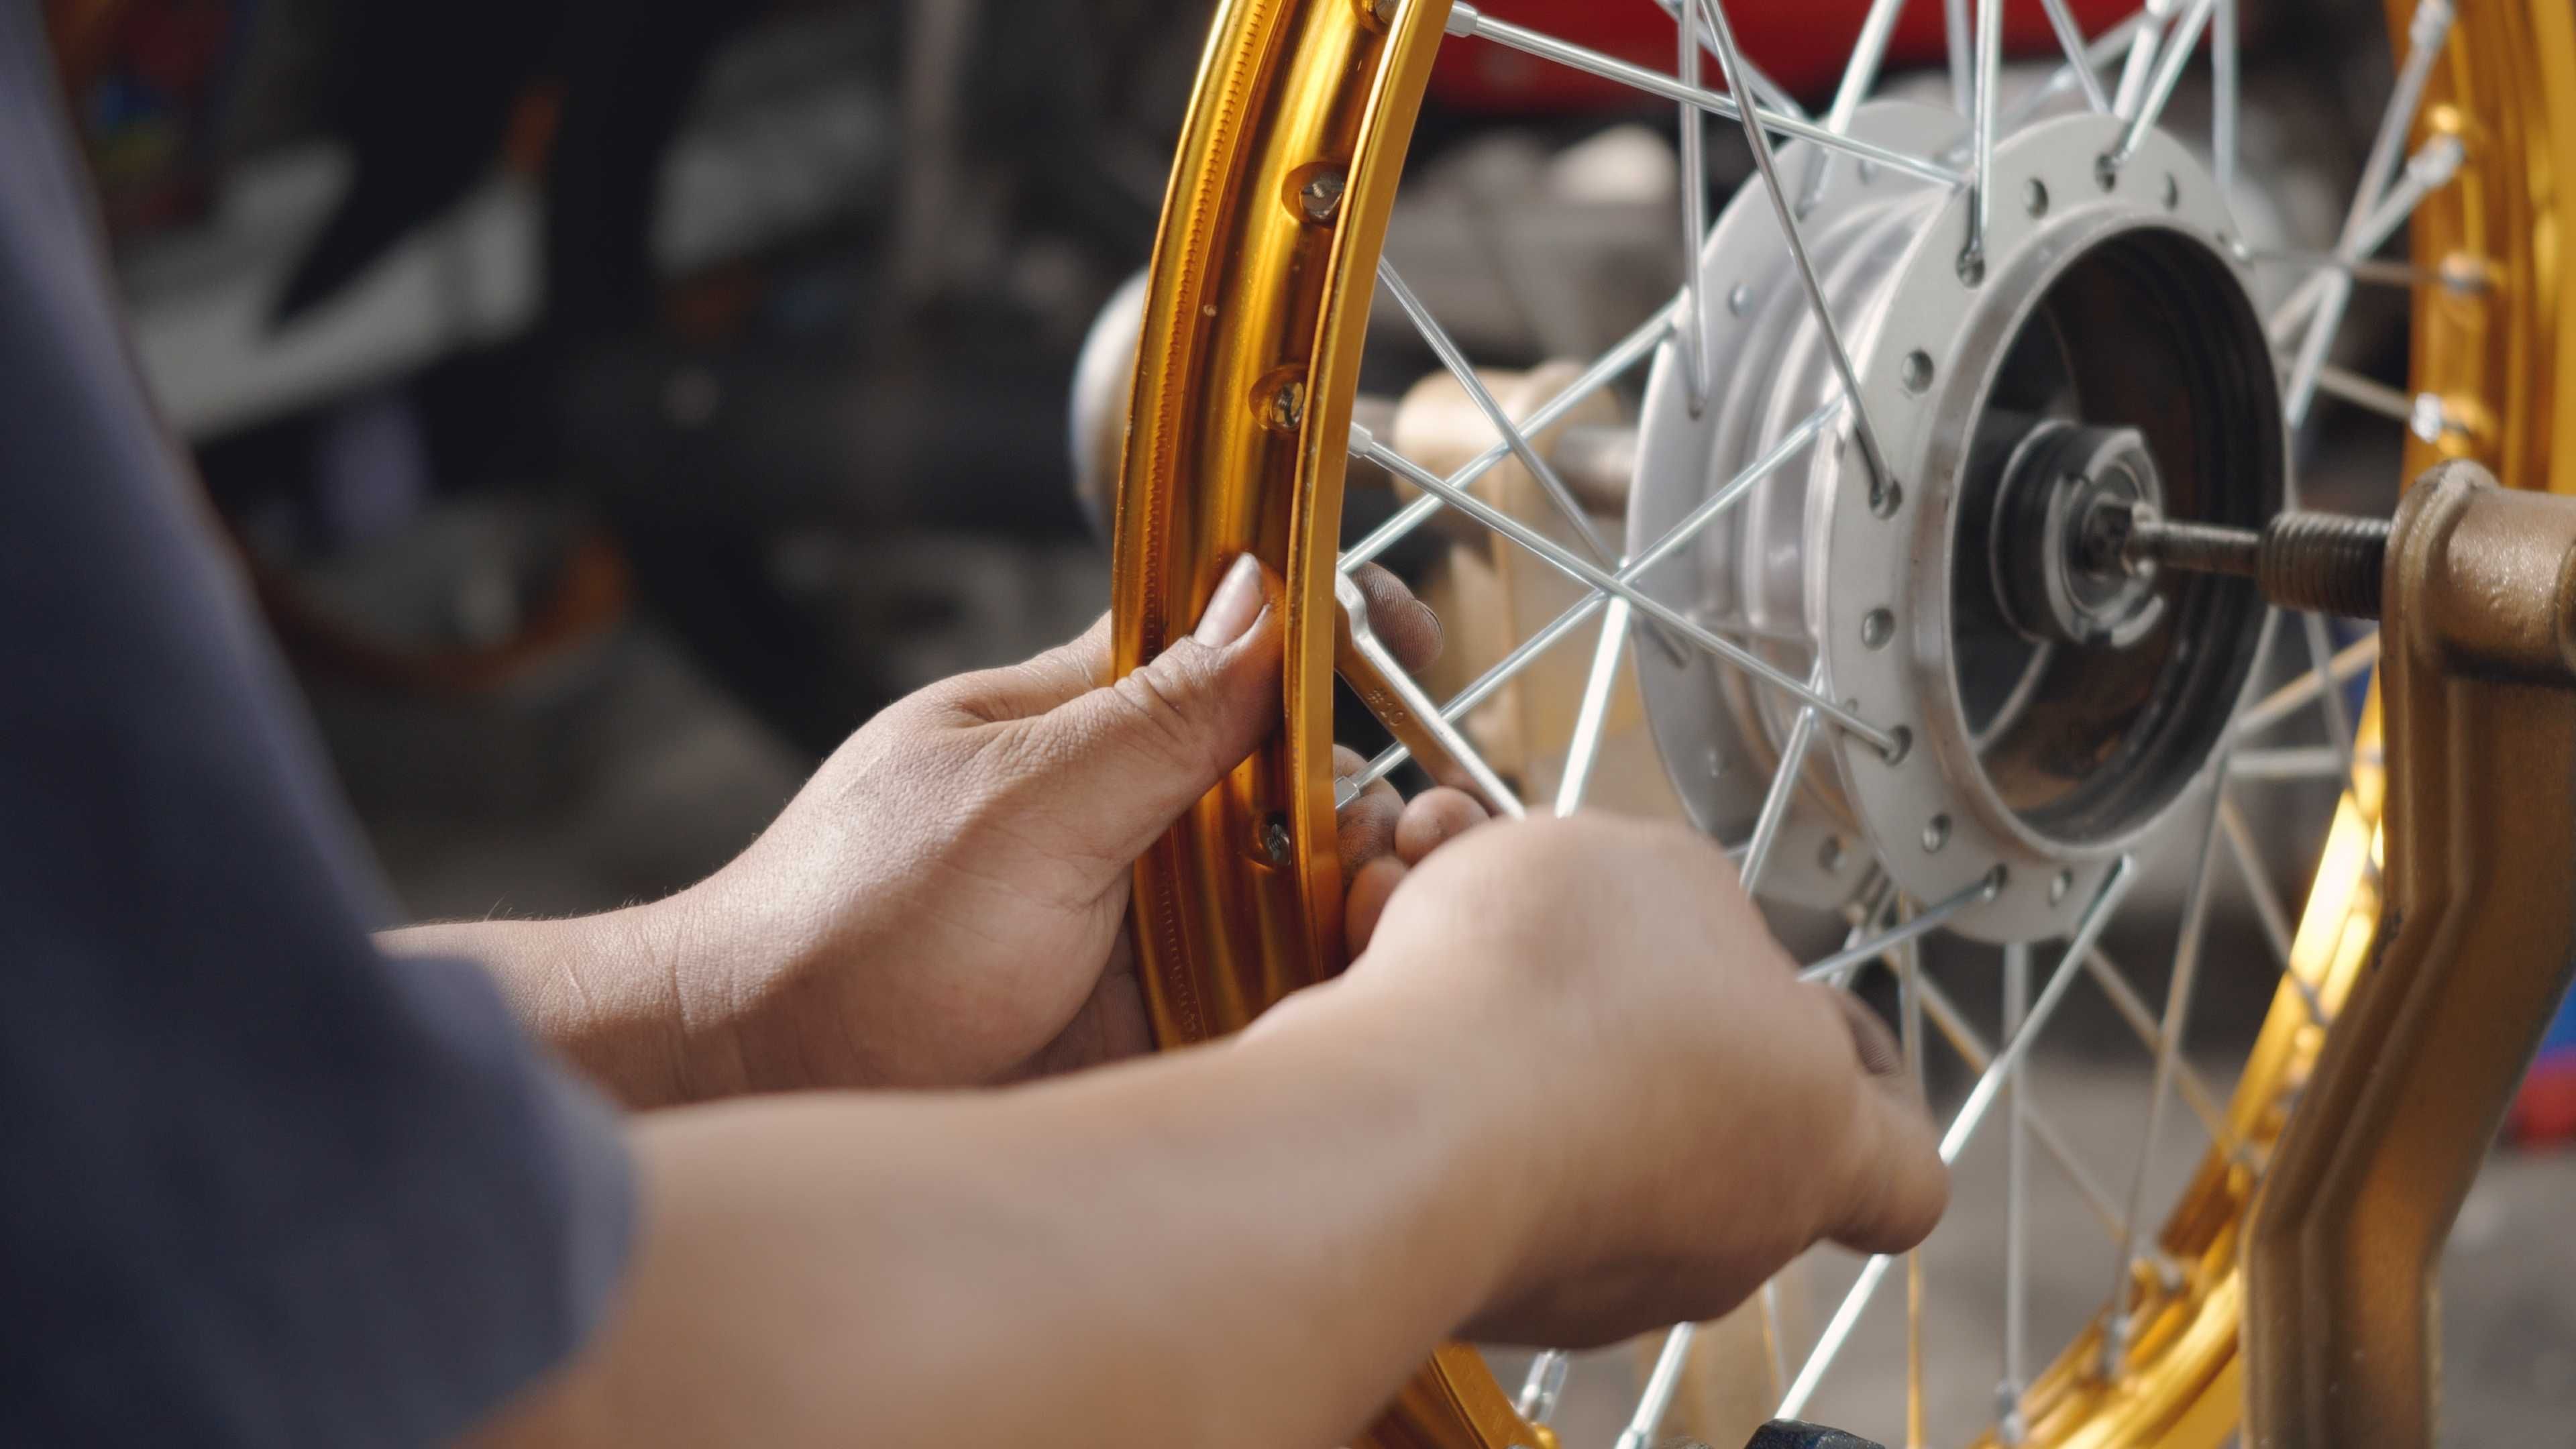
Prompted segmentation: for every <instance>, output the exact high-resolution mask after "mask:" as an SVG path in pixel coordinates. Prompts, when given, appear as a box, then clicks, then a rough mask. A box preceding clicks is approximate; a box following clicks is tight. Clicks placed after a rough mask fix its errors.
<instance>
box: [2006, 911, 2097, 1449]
mask: <svg viewBox="0 0 2576 1449" xmlns="http://www.w3.org/2000/svg"><path fill="white" fill-rule="evenodd" d="M2029 1006H2030V947H2029V946H2028V945H2025V944H2023V943H2021V942H2018V941H2016V942H2014V943H2013V944H2012V945H2009V946H2006V947H2004V1037H2003V1039H2004V1040H2005V1041H2011V1040H2012V1039H2013V1038H2014V1037H2016V1036H2019V1035H2021V1023H2022V1017H2023V1014H2024V1013H2025V1012H2026V1011H2027V1010H2028V1009H2029ZM2004 1084H2005V1088H2006V1090H2007V1091H2009V1092H2010V1093H2011V1097H2012V1101H2011V1105H2010V1107H2009V1109H2008V1110H2009V1114H2010V1122H2011V1124H2012V1135H2011V1136H2010V1137H2008V1138H2006V1139H2005V1146H2004V1377H2003V1382H2002V1383H2001V1384H1999V1385H1997V1386H1996V1389H1995V1422H1996V1425H1997V1426H1998V1428H1999V1429H2000V1431H2001V1437H2002V1439H2003V1441H2004V1442H2005V1443H2006V1444H2018V1443H2020V1442H2021V1437H2022V1423H2021V1395H2022V1390H2023V1388H2024V1387H2026V1386H2027V1385H2028V1384H2029V1383H2030V1262H2029V1257H2030V1252H2029V1249H2030V1162H2029V1153H2028V1149H2027V1148H2026V1147H2025V1146H2024V1145H2023V1144H2024V1143H2025V1142H2026V1141H2027V1140H2028V1136H2029V1127H2030V1118H2031V1115H2032V1106H2031V1101H2030V1081H2029V1073H2028V1071H2027V1069H2026V1067H2025V1065H2024V1064H2023V1063H2019V1062H2016V1063H2014V1065H2013V1069H2012V1071H2011V1072H2010V1073H2009V1074H2007V1075H2006V1076H2005V1078H2004ZM2068 1165H2069V1166H2070V1167H2071V1166H2072V1165H2073V1164H2072V1163H2071V1162H2070V1163H2069V1164H2068ZM2109 1206H2110V1204H2109V1202H2108V1201H2107V1200H2106V1201H2104V1202H2103V1203H2102V1204H2101V1207H2103V1208H2106V1209H2107V1208H2109ZM2114 1231H2116V1232H2118V1233H2119V1234H2120V1235H2121V1236H2123V1237H2125V1236H2126V1235H2127V1230H2126V1229H2125V1228H2122V1229H2115V1230H2114Z"/></svg>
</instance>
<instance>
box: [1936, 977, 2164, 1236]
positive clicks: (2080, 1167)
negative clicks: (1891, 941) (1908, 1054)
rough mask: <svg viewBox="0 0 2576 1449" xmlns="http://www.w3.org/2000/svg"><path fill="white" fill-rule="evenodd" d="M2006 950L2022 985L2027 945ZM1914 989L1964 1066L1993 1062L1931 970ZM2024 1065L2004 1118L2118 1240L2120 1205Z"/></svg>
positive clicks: (2007, 1086)
mask: <svg viewBox="0 0 2576 1449" xmlns="http://www.w3.org/2000/svg"><path fill="white" fill-rule="evenodd" d="M2005 949H2006V950H2007V951H2019V952H2021V953H2022V976H2023V980H2024V985H2025V987H2027V985H2028V978H2029V975H2030V948H2029V947H2028V946H2011V947H2006V948H2005ZM2004 965H2005V972H2004V974H2005V978H2006V985H2005V1001H2006V1006H2007V1011H2006V1020H2007V1022H2008V1023H2010V1022H2011V1021H2012V1019H2013V1017H2014V1016H2015V1015H2016V1013H2014V1012H2013V1011H2012V1010H2011V1009H2010V1003H2011V989H2012V988H2011V985H2010V978H2011V975H2012V972H2011V966H2012V961H2011V958H2010V957H2009V956H2008V957H2006V958H2005V962H2004ZM1915 988H1916V989H1917V990H1919V991H1921V992H1922V993H1923V1011H1924V1014H1925V1015H1927V1016H1929V1017H1930V1018H1931V1019H1932V1024H1933V1025H1934V1026H1936V1027H1938V1028H1940V1031H1941V1035H1942V1036H1944V1037H1946V1038H1948V1039H1949V1042H1950V1045H1951V1047H1952V1048H1954V1049H1955V1050H1956V1051H1957V1052H1958V1053H1959V1059H1960V1060H1961V1061H1964V1062H1966V1063H1967V1064H1968V1070H1970V1071H1972V1072H1982V1071H1984V1070H1985V1069H1986V1068H1987V1067H1988V1066H1990V1065H1992V1064H1993V1062H1994V1059H1995V1054H1994V1049H1993V1048H1992V1047H1989V1046H1987V1045H1986V1041H1985V1038H1983V1037H1981V1036H1979V1035H1977V1029H1976V1028H1975V1027H1973V1026H1970V1025H1969V1024H1968V1017H1967V1013H1965V1012H1963V1011H1961V1010H1959V1004H1958V1003H1957V1002H1955V1001H1953V1000H1951V999H1950V993H1948V992H1946V991H1944V990H1942V989H1941V984H1940V983H1939V982H1938V981H1936V980H1934V979H1933V978H1932V974H1931V973H1930V972H1928V971H1927V972H1925V973H1924V974H1923V976H1922V977H1921V978H1920V979H1919V980H1918V981H1917V982H1916V983H1915ZM2028 995H2029V992H2028V991H2027V990H2025V991H2024V992H2023V996H2024V997H2025V998H2027V997H2028ZM2026 1004H2027V1001H2026V1000H2025V1005H2026ZM2014 1029H2015V1028H2014V1027H2013V1026H2012V1025H2009V1024H2008V1025H2007V1027H2006V1029H2005V1033H2004V1040H2006V1041H2010V1040H2012V1032H2013V1030H2014ZM2027 1066H2028V1064H2027V1063H2025V1064H2024V1065H2023V1066H2022V1067H2019V1068H2016V1069H2015V1070H2014V1071H2012V1072H2011V1073H2010V1074H2008V1075H2007V1076H2006V1077H2005V1078H2004V1095H2005V1098H2006V1102H2005V1108H2006V1111H2005V1120H2006V1121H2008V1122H2013V1123H2016V1124H2018V1125H2016V1126H2015V1127H2014V1128H2013V1131H2014V1133H2015V1134H2016V1135H2017V1136H2018V1135H2019V1134H2022V1133H2025V1132H2026V1133H2027V1134H2028V1135H2029V1136H2031V1137H2033V1138H2036V1139H2037V1140H2038V1142H2039V1145H2040V1146H2041V1147H2043V1148H2045V1149H2047V1152H2048V1155H2049V1157H2050V1158H2051V1159H2052V1160H2054V1161H2055V1162H2056V1163H2057V1166H2058V1168H2059V1170H2061V1171H2062V1172H2064V1173H2065V1175H2066V1180H2067V1182H2068V1183H2069V1184H2071V1185H2072V1186H2073V1187H2074V1188H2075V1191H2076V1193H2077V1194H2078V1195H2079V1196H2081V1197H2082V1198H2083V1199H2084V1201H2085V1204H2086V1205H2087V1206H2089V1207H2090V1208H2092V1209H2093V1215H2094V1216H2095V1217H2098V1218H2100V1219H2101V1220H2102V1226H2103V1228H2104V1230H2105V1231H2107V1232H2108V1233H2109V1234H2110V1236H2111V1241H2113V1242H2115V1243H2116V1242H2118V1241H2120V1237H2121V1234H2123V1233H2124V1232H2126V1231H2127V1229H2126V1228H2125V1227H2124V1226H2123V1225H2122V1221H2121V1218H2120V1210H2119V1208H2118V1207H2117V1206H2115V1205H2113V1203H2112V1201H2111V1194H2109V1193H2108V1192H2105V1191H2104V1190H2103V1188H2102V1184H2101V1182H2100V1180H2099V1179H2097V1178H2095V1177H2094V1176H2093V1173H2092V1171H2091V1170H2090V1169H2088V1168H2087V1167H2085V1165H2084V1163H2083V1161H2082V1160H2081V1159H2080V1158H2078V1157H2077V1156H2076V1155H2075V1149H2074V1146H2073V1144H2072V1143H2070V1142H2069V1141H2068V1140H2067V1137H2066V1134H2065V1133H2064V1132H2062V1131H2060V1130H2059V1129H2058V1127H2057V1124H2056V1123H2055V1122H2054V1121H2052V1120H2050V1119H2049V1118H2048V1117H2046V1116H2044V1115H2042V1114H2041V1112H2040V1110H2039V1107H2038V1105H2037V1104H2036V1103H2033V1102H2032V1101H2030V1100H2029V1097H2028V1088H2027V1086H2026V1085H2025V1083H2024V1080H2023V1079H2024V1078H2025V1077H2026V1076H2027V1075H2028V1071H2027ZM2021 1150H2022V1146H2021V1143H2020V1142H2019V1141H2018V1140H2015V1141H2011V1142H2008V1143H2007V1144H2006V1160H2007V1165H2009V1164H2010V1163H2011V1162H2013V1161H2017V1160H2018V1158H2019V1154H2020V1153H2021Z"/></svg>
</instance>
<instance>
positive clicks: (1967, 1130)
mask: <svg viewBox="0 0 2576 1449" xmlns="http://www.w3.org/2000/svg"><path fill="white" fill-rule="evenodd" d="M2136 882H2137V862H2136V861H2135V860H2134V859H2131V858H2129V857H2126V856H2124V857H2122V858H2121V860H2120V862H2119V863H2118V864H2117V865H2115V866H2113V867H2112V869H2111V873H2110V874H2109V875H2108V876H2107V877H2105V878H2104V879H2103V882H2102V889H2101V890H2100V891H2098V892H2096V893H2095V894H2094V897H2093V900H2092V903H2091V904H2089V905H2087V906H2086V907H2085V908H2084V914H2083V915H2082V917H2080V918H2079V919H2078V920H2077V922H2076V925H2075V933H2074V935H2073V937H2072V938H2071V939H2069V940H2068V941H2067V943H2066V951H2065V954H2064V955H2062V956H2061V957H2059V958H2058V962H2057V965H2056V966H2055V967H2054V968H2053V969H2052V970H2051V971H2050V972H2049V975H2048V984H2047V985H2045V986H2043V987H2041V988H2040V992H2039V999H2038V1000H2037V1001H2034V1002H2032V1003H2031V1008H2030V1015H2029V1017H2028V1018H2027V1019H2026V1020H2025V1021H2024V1022H2023V1023H2022V1029H2021V1030H2020V1031H2018V1032H2016V1033H2014V1034H2013V1038H2012V1040H2010V1041H2008V1042H2006V1043H2004V1045H2003V1049H2002V1050H2001V1051H1999V1052H1997V1053H1996V1054H1995V1058H1994V1060H1993V1061H1991V1062H1989V1063H1988V1064H1987V1066H1986V1069H1985V1071H1984V1072H1982V1073H1980V1074H1979V1075H1978V1077H1977V1083H1976V1085H1975V1086H1974V1087H1971V1088H1970V1089H1969V1091H1968V1099H1967V1100H1966V1101H1965V1102H1963V1103H1961V1104H1960V1106H1959V1110H1958V1111H1957V1113H1955V1114H1953V1115H1952V1117H1951V1118H1950V1127H1949V1130H1948V1131H1946V1132H1944V1133H1943V1134H1942V1135H1941V1160H1942V1161H1943V1162H1945V1163H1947V1162H1956V1161H1957V1160H1958V1157H1959V1151H1960V1149H1961V1148H1963V1147H1965V1146H1966V1145H1967V1142H1968V1138H1969V1137H1970V1136H1972V1135H1973V1134H1974V1133H1975V1132H1976V1130H1977V1124H1978V1123H1980V1122H1982V1121H1984V1120H1985V1116H1986V1113H1987V1111H1988V1110H1989V1109H1990V1108H1992V1107H1993V1105H1994V1101H1995V1096H1996V1094H1997V1093H1998V1092H2000V1091H2001V1090H2002V1086H2003V1079H2004V1077H2005V1075H2006V1074H2008V1073H2009V1072H2011V1071H2012V1070H2013V1068H2014V1067H2016V1066H2018V1065H2019V1064H2020V1063H2021V1060H2022V1058H2023V1057H2025V1056H2027V1055H2029V1053H2030V1044H2031V1043H2032V1042H2034V1041H2036V1040H2038V1038H2039V1033H2040V1032H2041V1031H2042V1030H2043V1029H2045V1028H2046V1027H2047V1025H2048V1021H2049V1018H2051V1017H2053V1016H2055V1015H2056V1014H2057V1008H2058V1005H2059V1003H2061V1002H2063V1001H2064V1000H2065V999H2066V992H2067V988H2068V987H2070V986H2072V985H2073V984H2074V981H2075V976H2076V970H2077V967H2078V966H2079V964H2080V963H2081V962H2082V960H2083V958H2084V953H2085V952H2087V951H2089V950H2091V949H2092V948H2093V943H2094V941H2095V940H2096V939H2098V938H2099V937H2100V936H2101V934H2102V928H2103V927H2104V926H2106V925H2108V924H2110V920H2111V917H2112V916H2113V915H2114V914H2115V913H2116V912H2118V910H2119V908H2120V902H2121V901H2122V900H2124V899H2126V898H2127V896H2128V894H2129V888H2130V887H2131V886H2133V885H2135V884H2136ZM1871 954H1872V955H1875V954H1877V953H1876V952H1872V953H1871ZM1893 1261H1894V1260H1893V1259H1891V1258H1890V1257H1888V1256H1887V1255H1886V1254H1884V1253H1882V1254H1879V1255H1878V1256H1876V1257H1873V1258H1871V1259H1870V1260H1869V1261H1868V1262H1867V1263H1864V1264H1862V1265H1861V1271H1860V1279H1859V1281H1857V1282H1855V1283H1854V1284H1852V1287H1851V1291H1850V1292H1848V1293H1846V1294H1844V1295H1843V1300H1842V1302H1841V1303H1840V1304H1838V1305H1836V1306H1835V1308H1834V1314H1833V1317H1832V1318H1831V1319H1829V1320H1827V1322H1826V1324H1825V1331H1824V1334H1823V1335H1822V1336H1821V1337H1819V1338H1818V1339H1817V1340H1816V1346H1815V1348H1814V1349H1812V1350H1811V1351H1809V1353H1808V1354H1807V1358H1806V1362H1805V1363H1803V1364H1801V1365H1800V1366H1799V1369H1798V1377H1797V1378H1796V1379H1795V1380H1794V1381H1792V1382H1791V1383H1790V1385H1789V1392H1788V1393H1787V1394H1785V1395H1783V1396H1781V1400H1780V1407H1779V1409H1778V1410H1777V1411H1776V1416H1777V1417H1779V1418H1783V1419H1795V1418H1797V1417H1799V1416H1800V1414H1801V1413H1803V1412H1804V1411H1805V1409H1806V1407H1807V1403H1808V1401H1809V1400H1810V1399H1812V1398H1814V1397H1815V1392H1816V1386H1817V1385H1818V1384H1819V1383H1821V1382H1823V1380H1824V1377H1825V1371H1826V1370H1828V1369H1830V1368H1832V1367H1833V1364H1834V1360H1835V1359H1836V1358H1837V1357H1839V1356H1840V1355H1841V1354H1842V1350H1843V1345H1844V1344H1845V1343H1846V1342H1848V1341H1849V1340H1850V1338H1851V1334H1852V1329H1853V1328H1854V1327H1855V1326H1856V1325H1858V1323H1859V1322H1860V1315H1861V1311H1862V1310H1863V1309H1865V1308H1867V1307H1868V1306H1869V1300H1870V1299H1871V1297H1873V1296H1874V1295H1876V1293H1877V1292H1878V1285H1879V1283H1880V1282H1881V1281H1882V1280H1883V1279H1885V1278H1886V1276H1887V1268H1888V1264H1889V1263H1891V1262H1893Z"/></svg>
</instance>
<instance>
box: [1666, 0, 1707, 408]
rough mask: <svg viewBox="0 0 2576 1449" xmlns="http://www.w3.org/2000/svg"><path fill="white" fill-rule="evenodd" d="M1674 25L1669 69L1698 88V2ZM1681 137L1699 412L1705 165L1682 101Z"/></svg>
mask: <svg viewBox="0 0 2576 1449" xmlns="http://www.w3.org/2000/svg"><path fill="white" fill-rule="evenodd" d="M1678 10H1679V15H1678V18H1677V21H1676V23H1677V25H1678V28H1679V32H1680V36H1681V55H1680V57H1679V58H1678V60H1677V62H1676V64H1675V66H1674V70H1675V73H1676V74H1677V75H1678V76H1679V77H1680V79H1681V82H1682V84H1684V85H1686V86H1689V87H1691V88H1692V89H1694V90H1696V89H1698V88H1699V46H1700V39H1699V6H1698V4H1697V3H1696V0H1690V3H1684V4H1682V5H1680V6H1679V7H1678ZM1680 126H1681V141H1680V145H1679V147H1678V148H1677V149H1678V150H1679V152H1680V156H1681V172H1682V300H1683V305H1684V307H1685V309H1686V310H1685V311H1684V312H1683V315H1682V325H1681V331H1680V338H1681V348H1680V352H1681V359H1682V387H1683V389H1684V390H1685V391H1686V392H1687V394H1688V395H1689V398H1690V410H1691V415H1692V416H1694V417H1696V416H1698V415H1699V412H1700V409H1702V408H1705V407H1707V406H1708V389H1709V376H1708V311H1707V309H1706V308H1704V307H1702V306H1701V305H1700V296H1699V266H1700V256H1701V254H1702V253H1705V252H1706V251H1707V250H1708V168H1707V166H1706V164H1705V162H1704V161H1703V159H1702V158H1701V156H1700V143H1701V142H1702V140H1704V139H1705V137H1704V135H1703V127H1702V122H1701V118H1700V109H1699V107H1697V106H1694V105H1692V104H1690V103H1689V102H1687V101H1685V102H1683V103H1682V107H1681V118H1680Z"/></svg>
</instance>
